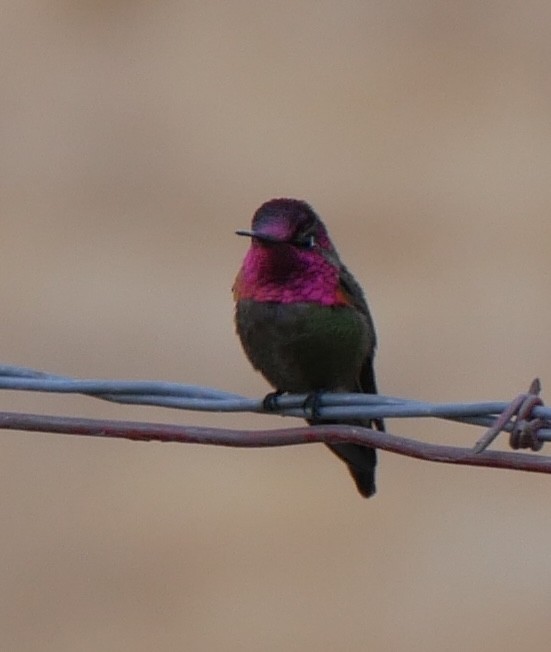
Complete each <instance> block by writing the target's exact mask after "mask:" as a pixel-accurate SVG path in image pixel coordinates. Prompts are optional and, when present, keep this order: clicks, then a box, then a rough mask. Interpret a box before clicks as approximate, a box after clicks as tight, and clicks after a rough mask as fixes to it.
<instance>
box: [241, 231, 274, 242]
mask: <svg viewBox="0 0 551 652" xmlns="http://www.w3.org/2000/svg"><path fill="white" fill-rule="evenodd" d="M235 233H236V235H244V236H247V237H248V238H256V239H257V240H261V241H262V242H272V243H275V242H285V241H284V240H281V239H280V238H276V237H275V236H273V235H270V234H268V233H261V232H260V231H246V230H244V229H239V231H236V232H235Z"/></svg>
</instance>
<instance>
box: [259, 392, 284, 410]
mask: <svg viewBox="0 0 551 652" xmlns="http://www.w3.org/2000/svg"><path fill="white" fill-rule="evenodd" d="M282 394H283V392H281V391H277V392H270V393H269V394H266V396H265V397H264V399H263V401H262V409H263V410H265V411H266V412H277V411H278V410H279V404H278V400H277V399H278V398H279V397H280V396H281V395H282Z"/></svg>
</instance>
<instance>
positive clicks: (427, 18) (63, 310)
mask: <svg viewBox="0 0 551 652" xmlns="http://www.w3.org/2000/svg"><path fill="white" fill-rule="evenodd" d="M550 20H551V9H550V8H549V6H547V5H546V4H545V3H540V2H530V1H528V2H525V3H516V2H502V3H492V2H482V3H480V2H470V1H469V2H461V3H456V2H436V1H430V0H427V1H415V2H404V1H400V0H389V1H386V2H359V1H358V2H353V1H350V2H342V3H336V2H335V3H329V2H312V1H310V2H279V3H255V2H252V1H251V0H241V1H236V2H231V3H221V2H218V3H217V2H209V1H206V2H187V1H183V2H182V1H180V2H175V1H169V0H167V1H159V2H155V3H149V2H124V1H122V0H120V1H117V0H110V1H109V2H101V1H96V2H91V1H86V0H81V1H74V2H70V1H67V0H65V1H62V0H59V1H54V2H50V3H44V2H37V1H36V0H35V1H32V0H24V1H22V2H12V3H8V2H4V3H3V6H2V18H1V40H2V48H1V49H2V56H1V57H0V75H1V79H2V93H1V100H0V120H1V122H0V125H1V128H0V179H1V181H0V184H1V198H2V199H1V207H2V213H1V215H2V217H1V227H2V228H1V239H0V301H1V304H2V319H1V321H2V331H1V332H2V337H1V340H0V349H1V351H0V360H1V361H2V362H3V363H9V364H19V365H25V366H31V367H37V368H41V369H45V370H48V371H51V372H57V373H62V374H74V375H77V376H81V377H105V378H134V379H148V378H151V379H166V380H175V381H182V382H190V383H195V384H203V385H209V386H215V387H220V388H223V389H227V390H229V391H234V392H239V393H243V394H247V395H250V396H262V395H264V393H265V392H266V391H267V389H268V388H267V385H266V384H265V382H264V381H263V380H262V378H261V377H260V376H258V375H257V374H255V373H254V372H253V371H252V370H251V369H250V367H249V365H248V363H247V362H246V360H245V358H244V356H243V355H242V353H241V351H240V348H239V344H238V342H237V339H236V337H235V335H234V332H233V323H232V312H233V307H232V301H231V294H230V287H231V285H232V281H233V277H234V276H235V273H236V271H237V269H238V267H239V263H240V260H241V258H242V256H243V255H244V253H245V247H246V243H245V242H243V241H242V240H241V239H239V238H237V237H235V236H234V235H233V230H234V229H235V228H239V227H241V228H244V227H247V226H248V224H249V221H250V218H251V215H252V213H253V211H254V210H255V208H256V207H257V206H258V205H259V204H260V203H261V202H262V201H264V200H266V199H268V198H270V197H274V196H291V197H300V198H304V199H306V200H308V201H309V202H311V203H312V205H313V206H314V207H315V208H316V209H317V210H318V212H319V213H320V214H321V215H322V216H323V218H324V219H325V220H326V223H327V224H328V226H329V228H330V230H331V233H332V236H333V239H334V240H335V242H336V243H337V245H338V247H339V249H340V251H341V253H342V255H343V258H344V260H345V261H346V263H347V264H348V266H349V267H350V268H351V269H352V270H353V271H354V273H355V275H356V276H357V277H358V279H359V280H360V281H361V282H362V284H363V285H364V287H365V288H366V291H367V294H368V296H369V300H370V303H371V306H372V310H373V312H374V315H375V318H376V322H377V326H378V332H379V339H380V347H379V354H378V361H377V371H378V377H379V384H380V387H381V389H382V390H383V391H384V392H386V393H388V394H393V395H399V396H400V395H402V396H411V397H416V398H423V399H428V400H434V401H443V400H457V401H466V400H485V399H503V400H506V399H509V398H512V397H513V396H514V395H516V394H517V393H518V392H520V391H524V390H525V389H526V388H527V386H528V384H529V382H530V381H531V379H532V378H533V377H534V376H536V375H540V376H541V378H542V382H543V387H544V397H545V394H546V390H547V398H548V401H549V391H550V390H551V375H550V374H549V369H550V362H551V352H550V347H549V332H550V327H551V304H550V302H549V285H550V283H549V276H550V274H549V257H550V249H551V220H550V216H549V213H550V211H551V182H550V179H551V174H550V173H551V118H550V116H551V74H550V73H551V64H550V61H551V38H550V37H551V34H550V31H551V28H550V24H551V23H550ZM2 409H7V410H26V411H30V412H45V413H52V414H53V413H58V414H78V415H85V416H92V417H117V418H130V419H132V418H134V419H149V420H157V421H158V420H167V421H170V420H173V421H176V422H183V423H195V424H212V425H222V424H231V425H235V426H242V427H249V428H255V427H261V426H266V427H268V426H274V427H277V426H282V425H283V423H282V421H281V419H278V418H276V417H273V418H262V417H254V416H252V415H245V416H240V417H233V418H231V419H228V418H222V417H220V416H218V415H199V414H189V413H176V412H168V411H166V412H163V411H160V410H155V409H147V408H136V409H132V408H124V407H117V406H111V405H103V404H102V403H100V402H94V401H92V400H86V399H79V398H63V397H53V396H50V397H48V396H46V397H42V396H38V395H28V394H27V395H25V394H20V395H15V394H12V393H8V392H3V393H2ZM296 423H297V424H298V423H299V422H298V421H297V422H296ZM389 425H390V427H391V429H392V430H393V431H394V432H396V433H398V434H404V435H415V436H420V435H424V436H426V437H428V438H430V439H431V440H433V441H454V442H459V443H463V444H465V445H467V444H468V443H471V442H473V441H474V439H475V438H476V437H477V436H478V435H479V432H478V431H476V430H474V429H469V428H466V427H465V428H462V427H460V426H447V427H445V426H443V425H442V424H440V423H437V422H432V421H427V422H407V421H404V422H392V423H391V424H389ZM0 451H1V452H0V492H1V498H0V519H1V521H0V522H1V523H2V536H1V538H0V586H1V587H2V588H1V591H0V649H1V650H6V651H12V650H13V651H16V652H26V651H33V652H34V651H41V652H65V651H67V652H68V651H71V652H72V651H74V650H78V651H79V652H88V651H90V652H91V651H101V652H111V651H113V652H115V651H121V650H132V651H133V652H142V651H143V652H145V651H147V652H149V651H151V650H159V651H162V652H165V651H166V652H168V651H172V650H193V651H199V652H202V651H207V650H208V651H211V650H227V651H234V650H236V651H237V650H239V651H257V650H263V651H264V650H265V651H267V652H272V651H276V650H277V651H279V650H285V651H293V650H297V651H298V650H301V651H309V650H316V651H327V652H329V651H331V652H332V651H334V650H350V651H360V650H362V651H363V650H372V651H377V650H408V651H414V652H416V651H419V652H421V651H422V652H427V651H433V650H434V651H436V650H442V649H446V650H451V651H455V650H457V651H459V650H484V651H490V652H491V651H493V650H499V651H500V652H503V651H509V650H511V651H512V650H518V649H523V650H548V649H549V639H550V637H551V624H549V618H548V613H549V605H550V601H551V553H550V551H551V516H550V514H551V511H550V498H549V496H550V490H551V479H549V478H547V477H544V476H536V475H529V474H521V473H518V472H506V471H494V470H481V469H467V468H453V467H444V466H438V465H431V464H428V463H423V462H418V461H413V460H408V459H406V458H399V457H397V456H392V455H390V454H381V455H380V466H379V476H378V479H379V481H378V487H379V493H378V494H377V496H376V498H375V499H374V500H372V501H369V502H366V501H364V500H362V499H361V498H359V496H358V495H357V494H356V492H355V489H354V486H353V483H352V481H351V480H350V478H349V477H348V474H347V472H346V470H345V468H344V466H343V465H341V464H340V463H339V462H338V461H337V460H336V459H334V458H333V457H332V456H331V455H330V454H329V453H327V452H326V451H325V450H324V448H323V447H322V446H303V447H294V448H287V449H278V450H235V449H222V448H220V449H218V448H207V447H200V446H183V445H182V446H177V445H160V444H153V443H151V444H146V443H131V442H124V441H107V440H97V441H93V440H87V439H84V438H77V437H74V438H71V437H63V436H55V435H36V434H35V435H32V434H28V433H15V432H12V433H9V432H4V433H1V441H0Z"/></svg>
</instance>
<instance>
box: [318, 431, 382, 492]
mask: <svg viewBox="0 0 551 652" xmlns="http://www.w3.org/2000/svg"><path fill="white" fill-rule="evenodd" d="M327 446H328V448H330V449H331V450H332V451H333V453H335V455H337V457H340V459H341V460H342V461H343V462H345V464H346V465H347V466H348V469H349V471H350V473H351V474H352V477H353V478H354V482H355V483H356V486H357V487H358V491H359V492H360V493H361V494H362V496H364V497H365V498H369V497H370V496H373V494H374V493H375V491H376V487H375V467H376V465H377V452H376V450H375V449H374V448H369V447H368V446H360V445H359V444H327Z"/></svg>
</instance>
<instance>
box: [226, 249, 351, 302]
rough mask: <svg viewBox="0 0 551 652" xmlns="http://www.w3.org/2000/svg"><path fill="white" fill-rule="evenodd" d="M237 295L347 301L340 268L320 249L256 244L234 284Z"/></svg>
mask: <svg viewBox="0 0 551 652" xmlns="http://www.w3.org/2000/svg"><path fill="white" fill-rule="evenodd" d="M235 292H236V297H237V298H238V299H254V300H255V301H275V302H278V303H299V302H306V303H309V302H310V303H317V304H321V305H324V306H335V305H345V304H346V300H345V297H344V296H343V294H342V292H341V291H340V286H339V271H338V269H337V268H336V267H335V266H334V265H332V264H331V263H330V262H329V261H327V260H326V259H325V258H324V257H323V256H322V255H321V254H320V253H319V252H318V251H316V250H312V251H298V252H297V251H296V249H295V248H293V247H284V246H275V247H264V246H259V245H255V244H253V245H252V246H251V248H250V249H249V251H248V252H247V255H246V256H245V260H244V261H243V266H242V267H241V271H240V273H239V275H238V277H237V280H236V284H235Z"/></svg>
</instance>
